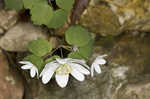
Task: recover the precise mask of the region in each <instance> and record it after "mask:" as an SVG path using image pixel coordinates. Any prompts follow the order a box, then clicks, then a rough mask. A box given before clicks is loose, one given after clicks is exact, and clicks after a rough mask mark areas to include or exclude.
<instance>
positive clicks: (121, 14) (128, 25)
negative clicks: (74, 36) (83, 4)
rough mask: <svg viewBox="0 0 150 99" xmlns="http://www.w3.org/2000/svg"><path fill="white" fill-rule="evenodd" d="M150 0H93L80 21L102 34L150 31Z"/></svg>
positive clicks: (115, 34)
mask: <svg viewBox="0 0 150 99" xmlns="http://www.w3.org/2000/svg"><path fill="white" fill-rule="evenodd" d="M149 16H150V1H149V0H144V1H141V0H132V1H131V0H91V2H90V4H89V7H88V8H87V9H86V10H85V11H84V13H83V14H82V15H81V19H80V21H79V23H80V24H81V25H83V26H85V27H87V28H88V29H89V30H90V31H92V32H94V33H98V34H101V35H102V36H107V35H113V36H117V35H119V34H121V33H122V32H123V31H129V30H130V31H132V30H134V31H135V30H136V31H144V32H148V31H150V18H149Z"/></svg>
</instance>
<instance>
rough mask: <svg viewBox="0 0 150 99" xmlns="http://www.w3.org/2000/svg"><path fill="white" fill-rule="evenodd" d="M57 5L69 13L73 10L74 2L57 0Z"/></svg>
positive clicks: (72, 0)
mask: <svg viewBox="0 0 150 99" xmlns="http://www.w3.org/2000/svg"><path fill="white" fill-rule="evenodd" d="M56 4H57V5H58V6H59V7H60V8H62V9H64V10H66V11H67V12H69V11H70V10H71V9H72V8H73V4H74V0H56Z"/></svg>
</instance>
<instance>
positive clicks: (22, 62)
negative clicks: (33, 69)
mask: <svg viewBox="0 0 150 99" xmlns="http://www.w3.org/2000/svg"><path fill="white" fill-rule="evenodd" d="M19 63H20V64H26V65H33V64H32V63H31V62H29V61H20V62H19Z"/></svg>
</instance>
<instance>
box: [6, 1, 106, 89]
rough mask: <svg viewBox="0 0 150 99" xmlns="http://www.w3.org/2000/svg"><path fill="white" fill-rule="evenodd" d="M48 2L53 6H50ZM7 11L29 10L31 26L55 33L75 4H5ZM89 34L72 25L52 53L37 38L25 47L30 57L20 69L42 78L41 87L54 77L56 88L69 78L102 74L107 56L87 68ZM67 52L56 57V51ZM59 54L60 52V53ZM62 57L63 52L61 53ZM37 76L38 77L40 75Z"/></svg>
mask: <svg viewBox="0 0 150 99" xmlns="http://www.w3.org/2000/svg"><path fill="white" fill-rule="evenodd" d="M51 2H55V3H56V5H55V6H53V4H52V3H51ZM5 3H6V6H7V8H8V9H15V10H17V11H19V10H21V9H23V8H25V9H29V10H30V14H31V20H32V22H33V23H34V24H37V25H45V26H47V27H48V28H53V29H58V28H60V27H62V26H64V24H65V22H66V21H67V17H68V15H69V13H70V11H71V9H72V8H73V4H74V0H48V1H47V0H5ZM93 42H94V38H92V35H91V33H89V32H88V30H87V29H85V28H83V27H81V26H79V25H74V26H70V27H69V28H68V29H67V30H66V31H65V43H64V45H59V47H57V48H55V49H52V47H51V45H50V43H49V42H48V41H47V40H45V39H43V38H38V39H37V40H32V41H30V42H29V44H28V49H29V52H30V54H29V55H28V56H26V57H25V58H24V60H23V61H21V62H20V63H21V64H23V66H22V67H21V68H22V69H25V70H26V69H27V70H28V69H29V70H30V75H31V77H32V78H33V77H35V76H36V75H37V77H38V78H39V77H41V78H42V82H43V83H44V84H46V83H48V82H49V81H50V79H51V78H52V76H53V75H55V78H56V82H57V84H58V85H59V86H60V87H62V88H64V87H65V86H66V85H67V82H68V79H69V74H71V75H72V76H73V77H74V78H76V79H77V80H79V81H83V80H84V75H89V74H91V76H93V75H94V71H96V72H97V73H101V68H100V67H99V65H104V64H105V63H106V60H105V59H104V57H105V56H106V55H102V56H98V57H97V58H96V59H95V61H94V62H93V63H92V65H91V71H89V69H90V67H89V66H88V65H87V64H86V62H87V61H88V60H89V58H90V57H91V56H92V52H93ZM62 48H64V49H67V50H68V51H69V53H68V54H67V57H63V55H62V54H61V55H58V54H56V53H55V52H56V51H57V50H58V49H62ZM61 52H62V51H61ZM62 53H63V52H62ZM39 73H40V74H39Z"/></svg>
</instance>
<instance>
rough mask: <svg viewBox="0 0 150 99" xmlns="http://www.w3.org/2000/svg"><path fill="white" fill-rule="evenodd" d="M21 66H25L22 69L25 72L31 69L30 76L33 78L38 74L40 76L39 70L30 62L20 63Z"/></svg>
mask: <svg viewBox="0 0 150 99" xmlns="http://www.w3.org/2000/svg"><path fill="white" fill-rule="evenodd" d="M19 63H20V64H24V65H23V66H22V67H21V69H23V70H27V69H29V70H30V76H31V77H32V78H33V77H35V75H36V74H37V76H38V69H37V67H36V66H35V65H33V64H32V63H31V62H29V61H20V62H19Z"/></svg>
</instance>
